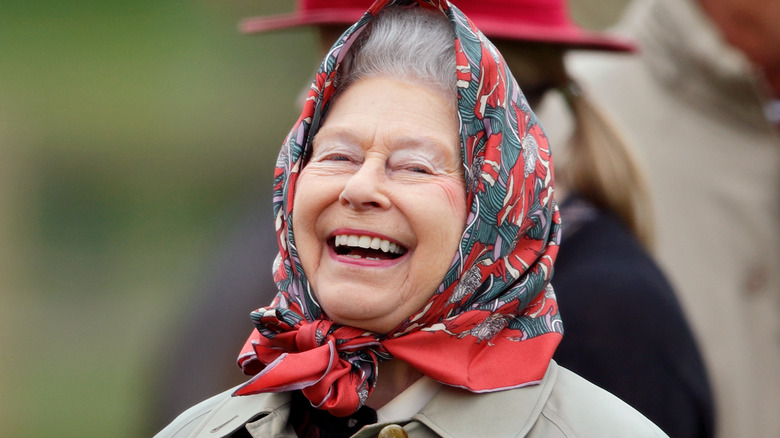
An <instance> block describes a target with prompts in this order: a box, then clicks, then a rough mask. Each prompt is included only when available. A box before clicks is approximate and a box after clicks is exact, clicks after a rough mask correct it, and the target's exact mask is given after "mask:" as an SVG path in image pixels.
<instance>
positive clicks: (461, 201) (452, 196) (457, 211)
mask: <svg viewBox="0 0 780 438" xmlns="http://www.w3.org/2000/svg"><path fill="white" fill-rule="evenodd" d="M434 184H436V185H437V186H439V190H441V192H442V193H443V194H444V198H445V200H446V202H447V205H448V206H449V208H450V210H451V211H452V213H453V216H452V217H453V219H454V218H457V219H459V221H460V223H461V225H463V226H464V227H465V225H466V215H467V213H468V212H467V211H466V183H465V182H464V181H462V180H461V181H455V180H451V181H437V182H435V183H434Z"/></svg>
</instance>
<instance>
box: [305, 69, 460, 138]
mask: <svg viewBox="0 0 780 438" xmlns="http://www.w3.org/2000/svg"><path fill="white" fill-rule="evenodd" d="M456 111H457V109H456V107H455V104H454V103H453V102H451V101H449V99H446V97H445V96H444V95H443V93H440V92H437V91H435V90H432V89H429V88H426V87H423V86H420V85H417V84H414V83H408V82H401V81H399V80H396V79H393V78H387V77H378V78H366V79H362V80H360V81H357V82H355V83H354V84H352V85H351V86H350V87H349V88H348V89H347V90H345V91H343V92H342V93H341V94H339V96H338V97H336V99H335V100H334V102H333V104H332V105H331V107H330V109H329V110H328V113H327V115H326V117H325V119H324V122H323V125H322V127H321V128H320V130H319V132H318V133H317V134H316V135H315V137H314V146H315V147H316V146H317V145H318V144H320V143H322V142H323V141H324V140H326V139H327V140H339V141H344V142H353V143H360V144H363V143H365V142H367V141H370V142H373V141H377V140H379V139H382V140H385V141H386V140H387V139H388V138H391V139H392V141H393V144H394V145H398V146H404V147H411V146H416V147H422V148H430V147H439V146H445V145H446V148H447V149H450V148H452V149H455V150H457V151H459V150H460V142H459V138H460V136H459V122H458V116H457V112H456ZM380 136H381V137H383V138H379V137H380Z"/></svg>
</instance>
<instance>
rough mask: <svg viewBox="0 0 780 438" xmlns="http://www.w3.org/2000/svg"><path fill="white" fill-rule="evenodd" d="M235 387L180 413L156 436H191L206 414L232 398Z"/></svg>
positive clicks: (158, 437)
mask: <svg viewBox="0 0 780 438" xmlns="http://www.w3.org/2000/svg"><path fill="white" fill-rule="evenodd" d="M234 390H235V388H231V389H229V390H227V391H225V392H222V393H219V394H217V395H215V396H213V397H211V398H208V399H206V400H203V401H202V402H200V403H198V404H196V405H195V406H193V407H191V408H189V409H187V410H186V411H184V412H182V413H181V414H179V416H178V417H176V419H175V420H173V421H172V422H171V423H170V424H169V425H167V426H166V427H165V428H164V429H163V430H161V431H159V432H158V433H157V434H156V435H155V436H154V437H155V438H180V437H188V436H191V435H192V433H193V432H194V431H195V429H196V428H197V427H198V425H199V424H200V423H201V422H202V421H203V420H204V419H205V418H206V416H207V415H208V414H209V413H211V412H212V411H213V410H214V409H216V408H217V406H219V405H220V404H222V403H224V402H225V401H226V400H227V399H229V398H230V396H231V394H232V393H233V391H234Z"/></svg>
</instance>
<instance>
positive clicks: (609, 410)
mask: <svg viewBox="0 0 780 438" xmlns="http://www.w3.org/2000/svg"><path fill="white" fill-rule="evenodd" d="M553 430H556V431H557V433H552V431H553ZM533 432H534V433H532V434H531V435H529V437H541V436H563V437H588V436H598V437H604V438H606V437H616V438H617V437H624V436H629V435H630V436H632V437H637V438H645V437H646V438H660V437H668V436H667V435H666V434H665V433H664V432H663V431H662V430H661V429H660V428H659V427H658V426H656V425H655V424H654V423H653V422H651V421H650V420H648V419H647V418H646V417H645V416H644V415H642V414H641V413H639V412H638V411H637V410H636V409H634V408H632V407H631V406H629V405H628V404H626V403H625V402H623V401H622V400H620V399H619V398H617V397H616V396H614V395H612V394H611V393H609V392H607V391H605V390H604V389H601V388H599V387H598V386H596V385H594V384H592V383H590V382H588V381H587V380H585V379H583V378H582V377H580V376H579V375H577V374H575V373H573V372H571V371H569V370H567V369H566V368H563V367H560V366H559V367H558V375H557V378H556V382H555V385H554V387H553V390H552V392H551V393H550V397H549V399H548V400H547V403H546V404H545V406H544V408H543V409H542V412H541V415H540V416H539V420H538V421H537V423H536V425H535V427H534V431H533Z"/></svg>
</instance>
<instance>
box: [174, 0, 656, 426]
mask: <svg viewBox="0 0 780 438" xmlns="http://www.w3.org/2000/svg"><path fill="white" fill-rule="evenodd" d="M388 3H391V4H392V5H390V6H388V5H387V4H388ZM550 170H551V161H550V153H549V148H548V145H547V141H546V138H545V136H544V134H543V132H542V130H541V127H540V126H539V124H538V122H537V120H536V117H535V116H534V114H533V113H532V112H531V110H530V108H529V107H528V105H527V102H526V100H525V98H524V97H523V95H522V93H521V92H520V90H519V89H518V88H517V86H516V83H515V82H514V79H513V78H512V76H511V74H510V73H509V70H508V69H507V68H506V66H505V64H504V62H503V60H502V58H501V56H500V55H499V54H498V52H497V51H496V49H495V47H494V46H493V45H492V44H491V43H490V42H489V41H487V40H486V39H485V38H484V36H483V35H482V34H481V33H480V32H479V31H478V30H477V29H476V28H475V27H474V26H473V24H471V22H470V21H469V20H468V19H467V18H466V17H465V16H464V15H463V14H462V13H461V12H460V11H459V10H458V9H457V8H456V7H454V6H452V5H450V4H448V3H447V1H446V0H440V1H421V0H419V1H410V0H406V1H389V0H380V1H377V2H376V3H375V4H374V5H373V6H372V7H371V8H370V9H369V11H368V12H367V13H366V15H365V16H364V17H363V18H362V19H361V20H360V21H359V22H358V23H357V24H355V25H354V26H353V27H351V28H350V29H349V30H348V31H347V32H346V33H345V34H344V36H343V37H342V38H341V39H339V41H338V42H337V43H336V44H335V45H334V46H333V48H332V49H331V51H330V53H329V54H328V56H327V57H326V59H325V61H324V62H323V64H322V67H321V69H320V71H319V72H318V74H317V76H316V79H315V82H314V84H313V85H312V89H311V92H310V94H309V98H308V100H307V104H306V106H305V108H304V111H303V114H302V116H301V118H300V119H299V121H298V123H297V124H296V126H295V127H294V128H293V130H292V131H291V133H290V135H289V136H288V138H287V140H286V141H285V144H284V146H283V148H282V151H281V152H280V154H279V160H278V162H277V171H276V175H275V186H274V212H275V215H276V228H277V234H278V240H279V250H280V253H279V258H278V260H277V262H278V263H276V265H275V268H274V271H275V273H274V275H275V280H276V283H277V286H278V288H279V294H278V295H277V297H276V298H275V299H274V302H273V303H272V305H271V306H269V307H265V308H260V309H258V310H256V311H255V312H253V314H252V317H253V319H254V321H255V324H256V326H257V330H256V331H254V332H253V333H252V336H251V337H250V339H249V340H248V341H247V344H246V346H245V349H244V351H243V352H242V355H241V356H240V358H239V362H240V364H241V366H242V367H243V368H244V370H245V372H247V373H248V374H253V375H254V377H253V378H252V379H251V380H249V381H248V382H247V383H245V384H243V385H241V386H240V387H238V388H234V389H232V390H230V391H228V392H226V393H223V394H220V395H217V396H215V397H213V398H211V399H209V400H207V401H205V402H203V403H201V404H199V405H197V406H195V407H193V408H191V409H190V410H189V411H187V412H185V413H184V414H182V415H181V416H180V417H179V418H178V419H177V420H176V421H174V423H172V424H171V425H169V426H168V427H167V428H165V429H164V430H163V431H162V432H161V433H160V436H185V435H187V436H190V435H195V436H200V435H202V436H230V435H234V436H237V435H241V434H243V435H246V434H250V435H252V436H263V437H265V436H290V437H294V436H299V437H331V436H338V437H343V436H376V435H377V434H379V436H407V435H408V436H427V437H430V436H468V437H474V436H491V437H492V436H499V437H500V436H512V437H515V436H533V437H557V436H573V435H577V436H596V435H597V436H625V435H626V434H627V433H630V434H631V436H665V435H664V434H663V433H662V432H661V431H660V430H659V429H658V428H657V427H655V426H654V425H653V424H652V423H651V422H649V421H648V420H647V419H645V418H644V417H643V416H641V415H640V414H639V413H638V412H636V411H635V410H633V409H632V408H630V407H629V406H628V405H626V404H624V403H622V402H621V401H620V400H618V399H617V398H615V397H614V396H612V395H610V394H609V393H607V392H605V391H603V390H601V389H599V388H597V387H596V386H594V385H592V384H590V383H588V382H587V381H585V380H583V379H581V378H579V377H578V376H576V375H575V374H573V373H571V372H569V371H567V370H565V369H564V368H561V367H559V366H557V365H556V364H555V362H554V361H552V359H551V358H552V355H553V352H554V351H555V348H556V346H557V345H558V342H559V341H560V338H561V333H562V326H561V321H560V318H559V316H558V310H557V305H556V302H555V295H554V293H553V290H552V288H551V286H550V285H549V280H550V277H551V275H552V264H553V261H554V259H555V256H556V253H557V244H558V239H559V235H560V226H559V215H558V211H557V207H556V205H555V202H554V200H553V192H554V190H553V184H552V173H551V171H550Z"/></svg>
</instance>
